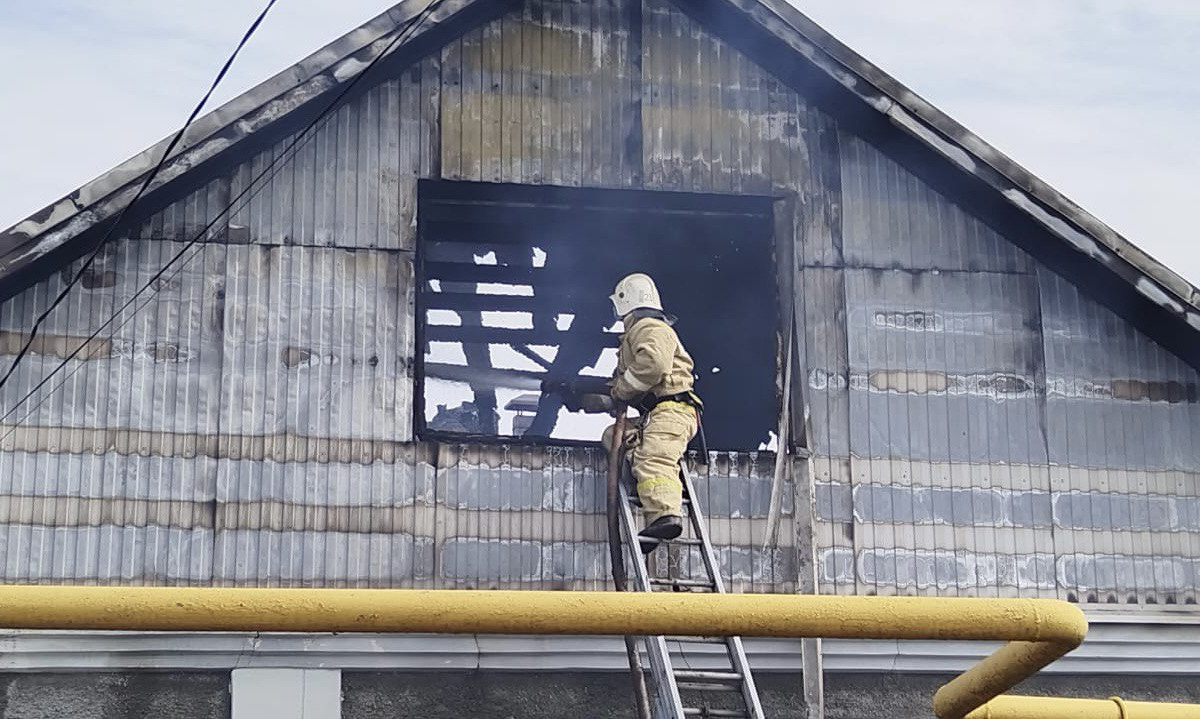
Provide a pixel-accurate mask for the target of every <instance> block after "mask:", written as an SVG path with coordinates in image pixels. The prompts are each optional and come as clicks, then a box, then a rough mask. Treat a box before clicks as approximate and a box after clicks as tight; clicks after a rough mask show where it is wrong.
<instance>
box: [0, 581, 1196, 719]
mask: <svg viewBox="0 0 1200 719" xmlns="http://www.w3.org/2000/svg"><path fill="white" fill-rule="evenodd" d="M0 627H4V628H11V629H99V630H130V631H277V632H412V633H416V632H429V633H452V634H606V635H631V634H632V635H642V634H649V635H656V634H699V635H709V636H720V635H740V636H763V637H827V638H845V639H960V640H962V639H965V640H998V641H1008V642H1009V643H1008V644H1006V645H1004V646H1003V647H1001V648H1000V649H999V650H997V651H996V652H995V653H993V654H992V655H990V656H988V657H986V658H985V659H984V660H983V661H981V662H980V663H979V664H976V665H975V666H974V667H972V668H970V669H968V670H967V671H966V672H964V673H963V674H961V675H959V676H958V677H956V678H954V679H953V680H951V681H950V682H949V683H947V684H946V685H945V686H943V687H942V688H941V689H939V690H938V692H937V694H936V695H935V696H934V710H935V712H936V713H937V715H938V716H939V717H941V718H942V719H963V718H964V717H966V718H967V719H1033V717H1037V718H1038V719H1110V718H1111V719H1148V718H1149V717H1158V718H1160V719H1185V718H1186V719H1200V706H1189V705H1183V704H1158V703H1150V702H1124V701H1121V700H1120V699H1110V700H1089V699H1054V698H1043V697H1022V696H998V695H999V694H1000V693H1001V692H1003V691H1005V690H1007V689H1009V688H1011V687H1013V686H1014V685H1016V684H1017V683H1018V682H1020V681H1021V680H1023V679H1025V678H1027V677H1029V676H1031V675H1032V674H1034V673H1035V672H1037V671H1038V670H1039V669H1041V668H1042V667H1044V666H1046V665H1047V664H1049V663H1050V662H1052V661H1054V660H1055V659H1057V658H1059V657H1061V656H1062V655H1064V654H1066V653H1067V652H1069V651H1071V650H1072V649H1074V648H1075V647H1076V646H1078V645H1079V644H1080V643H1081V642H1082V641H1083V638H1084V635H1085V634H1086V633H1087V621H1086V620H1085V619H1084V616H1083V613H1082V612H1081V611H1080V610H1079V608H1078V607H1076V606H1075V605H1073V604H1068V603H1066V602H1060V601H1057V600H1047V599H955V598H939V597H831V596H806V595H781V594H686V593H675V594H671V593H655V594H649V593H640V592H536V591H529V592H526V591H465V590H394V589H236V588H175V587H56V586H34V587H23V586H6V587H0Z"/></svg>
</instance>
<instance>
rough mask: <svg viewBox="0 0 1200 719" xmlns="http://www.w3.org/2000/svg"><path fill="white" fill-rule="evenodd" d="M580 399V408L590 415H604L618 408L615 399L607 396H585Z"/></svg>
mask: <svg viewBox="0 0 1200 719" xmlns="http://www.w3.org/2000/svg"><path fill="white" fill-rule="evenodd" d="M579 399H580V406H581V407H582V409H583V411H584V412H587V413H588V414H604V413H605V412H611V411H613V409H615V408H616V404H615V403H614V402H613V398H612V397H609V396H608V395H606V394H585V395H581V396H580V398H579Z"/></svg>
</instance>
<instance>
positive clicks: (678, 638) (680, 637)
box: [663, 634, 725, 644]
mask: <svg viewBox="0 0 1200 719" xmlns="http://www.w3.org/2000/svg"><path fill="white" fill-rule="evenodd" d="M663 639H666V640H667V641H668V642H686V643H689V644H724V643H725V637H693V636H691V635H687V634H671V635H667V636H665V637H663Z"/></svg>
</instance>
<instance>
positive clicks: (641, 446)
mask: <svg viewBox="0 0 1200 719" xmlns="http://www.w3.org/2000/svg"><path fill="white" fill-rule="evenodd" d="M631 424H632V426H631V427H629V428H628V429H627V430H626V431H625V437H624V441H625V450H626V452H627V453H629V459H630V465H631V467H632V469H633V477H634V479H635V480H637V493H638V499H640V500H641V501H642V510H643V511H644V512H645V514H646V520H647V521H648V522H653V521H654V520H656V519H658V518H659V517H662V516H664V515H667V514H675V515H681V514H682V513H683V484H682V483H681V482H680V481H679V460H680V459H682V458H683V454H684V452H686V451H687V446H688V443H689V442H691V441H692V437H695V436H696V429H697V424H698V418H697V417H696V409H695V408H694V407H692V406H691V405H690V404H686V403H683V402H660V403H658V405H656V406H655V407H654V409H652V410H650V412H649V414H647V415H645V416H644V417H641V418H639V420H636V421H634V422H632V423H631ZM612 434H613V428H612V427H611V426H610V427H609V428H608V429H607V430H605V432H604V446H605V447H610V446H612V445H611V442H612Z"/></svg>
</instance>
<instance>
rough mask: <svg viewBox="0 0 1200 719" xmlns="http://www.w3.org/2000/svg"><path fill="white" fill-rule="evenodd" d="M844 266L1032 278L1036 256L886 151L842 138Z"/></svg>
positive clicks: (853, 137) (844, 136) (857, 140)
mask: <svg viewBox="0 0 1200 719" xmlns="http://www.w3.org/2000/svg"><path fill="white" fill-rule="evenodd" d="M839 139H840V153H841V154H840V157H841V171H842V178H841V186H842V198H843V202H844V212H843V217H844V224H843V228H842V236H843V239H844V245H845V246H844V252H845V259H846V265H847V266H850V267H881V268H883V267H887V268H892V267H902V268H906V269H916V270H970V271H973V272H975V271H991V272H1031V271H1032V270H1033V261H1032V260H1031V259H1030V257H1029V256H1028V255H1027V254H1025V253H1024V252H1022V251H1021V250H1020V249H1018V248H1017V247H1016V245H1014V244H1013V243H1012V242H1010V241H1009V240H1007V239H1005V238H1004V237H1003V236H1001V235H1000V234H999V233H998V232H996V231H995V230H993V229H992V228H990V227H988V226H987V225H986V224H984V223H983V222H981V221H980V220H979V219H978V218H976V217H974V216H973V215H971V214H970V212H968V211H966V210H965V209H963V208H961V207H958V206H957V205H955V204H954V203H952V202H950V201H949V200H947V199H946V198H945V197H944V196H942V195H941V194H939V193H938V192H937V191H935V190H933V189H932V188H930V187H929V185H928V184H926V183H925V182H922V181H921V180H920V179H919V178H917V177H916V176H915V175H913V174H912V173H911V172H909V171H908V170H906V169H905V168H903V167H901V166H900V165H899V164H897V163H896V162H895V161H893V160H891V159H890V158H888V157H887V155H885V154H884V153H883V152H880V151H879V150H878V149H877V148H875V147H874V146H872V145H871V144H869V143H868V142H866V141H865V140H863V139H861V138H858V137H855V136H854V135H851V134H849V133H846V132H842V133H840V135H839Z"/></svg>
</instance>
